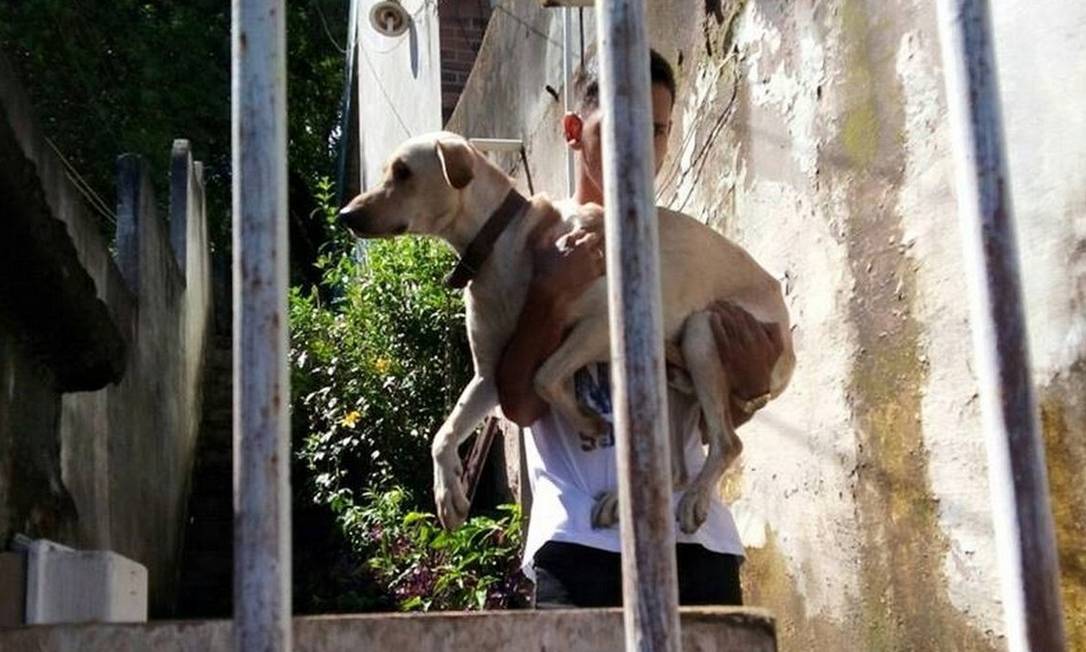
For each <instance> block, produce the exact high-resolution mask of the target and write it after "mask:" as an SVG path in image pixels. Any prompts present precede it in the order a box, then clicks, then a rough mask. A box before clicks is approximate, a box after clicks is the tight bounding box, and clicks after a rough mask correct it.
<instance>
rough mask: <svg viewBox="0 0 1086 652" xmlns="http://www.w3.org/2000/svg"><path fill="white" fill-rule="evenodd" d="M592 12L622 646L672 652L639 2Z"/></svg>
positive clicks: (616, 0) (674, 633) (659, 324)
mask: <svg viewBox="0 0 1086 652" xmlns="http://www.w3.org/2000/svg"><path fill="white" fill-rule="evenodd" d="M596 8H597V26H598V38H599V56H600V106H601V109H602V110H603V118H602V130H603V172H604V184H603V185H604V206H605V208H606V210H605V216H606V217H605V220H606V225H605V229H606V233H607V238H606V242H607V278H608V279H609V281H608V291H609V303H610V311H611V359H612V361H613V364H612V365H611V379H612V383H611V384H612V389H613V399H614V400H613V406H614V415H615V429H616V431H617V435H618V437H617V442H616V448H615V454H616V460H617V465H618V481H619V482H618V488H619V521H620V524H621V525H620V527H621V533H622V593H623V604H624V613H625V623H626V649H627V650H653V651H662V650H667V651H675V652H678V650H679V649H680V645H679V616H678V588H677V584H676V571H675V525H674V521H675V518H674V516H673V514H672V510H671V462H670V457H671V455H670V449H669V447H668V444H667V442H668V419H667V415H668V412H667V396H666V393H665V390H666V387H667V384H666V382H665V379H664V349H663V343H664V335H663V319H662V316H661V312H660V276H659V267H660V253H659V247H658V239H659V234H658V232H657V220H656V208H655V206H654V204H653V201H654V192H653V167H652V162H653V149H652V109H651V103H650V101H649V92H650V91H649V89H650V80H649V49H648V39H647V37H646V33H645V2H644V0H604V1H602V2H599V3H597V7H596Z"/></svg>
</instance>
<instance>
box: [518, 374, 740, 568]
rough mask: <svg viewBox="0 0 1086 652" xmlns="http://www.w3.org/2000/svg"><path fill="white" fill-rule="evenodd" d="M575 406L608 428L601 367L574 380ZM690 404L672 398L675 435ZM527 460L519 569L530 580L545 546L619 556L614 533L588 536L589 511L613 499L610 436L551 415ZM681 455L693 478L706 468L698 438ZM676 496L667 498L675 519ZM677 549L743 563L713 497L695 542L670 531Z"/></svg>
mask: <svg viewBox="0 0 1086 652" xmlns="http://www.w3.org/2000/svg"><path fill="white" fill-rule="evenodd" d="M574 386H575V388H576V392H577V398H578V400H579V401H580V402H581V404H582V405H585V406H588V407H591V408H592V409H594V410H595V411H597V412H599V413H600V415H601V416H603V418H604V419H606V420H607V421H608V423H613V421H612V409H611V390H610V376H609V371H608V366H607V365H606V364H599V365H595V366H594V367H590V368H587V369H582V370H581V371H579V372H577V375H576V376H575V377H574ZM692 400H693V397H690V396H687V395H685V394H682V393H680V392H677V391H674V390H671V391H669V392H668V406H669V412H670V419H671V427H672V428H680V427H681V426H682V415H684V414H686V413H687V409H688V408H689V406H690V402H691V401H692ZM527 430H528V432H527V435H526V436H525V446H524V447H525V458H526V461H527V466H528V482H529V483H530V486H531V488H532V508H531V514H530V515H529V519H528V537H527V541H526V542H525V547H524V560H523V564H522V566H523V569H524V572H525V574H526V575H527V576H528V577H529V578H532V579H535V573H534V569H533V568H532V560H533V559H534V558H535V553H536V552H537V551H538V550H539V549H540V548H541V547H542V546H543V544H544V543H546V542H548V541H563V542H567V543H576V544H580V545H583V546H588V547H591V548H599V549H601V550H609V551H611V552H619V551H620V550H621V543H620V540H619V526H618V525H617V524H616V525H615V526H614V527H611V528H606V529H599V530H596V529H593V528H592V522H591V519H592V506H593V504H594V503H595V498H596V496H598V495H600V494H601V493H604V492H608V491H618V478H617V477H616V471H615V449H614V445H615V438H614V433H613V431H609V432H608V433H607V434H605V435H603V436H601V437H599V438H590V437H584V436H582V435H580V434H579V433H577V432H574V431H573V430H572V429H571V428H570V427H569V426H568V425H567V424H566V422H565V421H564V420H563V419H562V418H561V417H560V416H558V415H557V414H556V413H555V411H554V410H548V411H547V413H546V414H545V415H544V416H543V417H541V418H540V419H539V420H538V421H536V422H535V423H534V424H532V426H531V427H530V428H528V429H527ZM684 453H685V455H686V466H687V469H688V471H689V473H690V477H694V475H695V474H696V473H697V472H698V471H699V470H700V469H701V467H702V465H703V464H704V463H705V450H704V448H703V447H702V444H701V434H700V432H694V433H693V434H692V436H690V437H689V439H687V441H686V445H685V450H684ZM681 496H682V494H681V493H676V494H674V495H673V496H672V512H673V513H674V510H675V508H676V507H677V505H678V502H679V498H680V497H681ZM675 534H676V539H677V542H678V543H699V544H701V545H702V546H704V547H705V548H706V549H708V550H711V551H713V552H720V553H726V554H730V555H737V556H740V557H742V556H743V544H742V542H741V541H740V539H739V532H738V530H737V529H736V527H735V520H734V519H733V518H732V514H731V511H730V510H729V509H728V506H727V505H725V504H724V502H723V501H722V500H721V499H720V496H719V495H716V494H714V495H713V497H712V499H711V501H710V504H709V514H708V517H707V518H706V519H705V523H703V524H702V526H701V527H700V528H698V530H697V531H696V532H694V533H693V534H683V533H682V531H680V530H679V528H678V524H676V527H675Z"/></svg>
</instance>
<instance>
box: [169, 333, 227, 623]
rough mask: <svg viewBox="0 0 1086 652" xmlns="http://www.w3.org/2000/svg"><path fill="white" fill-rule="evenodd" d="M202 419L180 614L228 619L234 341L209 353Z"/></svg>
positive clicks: (221, 342)
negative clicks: (232, 349)
mask: <svg viewBox="0 0 1086 652" xmlns="http://www.w3.org/2000/svg"><path fill="white" fill-rule="evenodd" d="M207 368H208V373H207V379H206V381H205V386H204V392H205V393H204V416H203V421H202V423H201V426H200V438H199V441H198V443H197V447H196V462H195V464H194V465H193V469H192V482H191V493H190V494H189V508H188V522H187V523H186V525H185V535H184V536H185V538H184V548H183V550H182V554H181V581H180V586H179V589H178V600H177V616H178V617H180V618H229V617H230V615H231V591H232V588H231V587H232V573H233V555H234V548H233V546H234V543H233V537H234V525H233V522H234V521H233V504H232V502H233V482H232V474H233V440H232V428H233V417H232V414H231V399H232V395H233V377H232V374H231V337H230V335H229V334H226V335H223V334H216V336H215V339H214V348H213V349H212V350H211V352H210V353H209V355H208V367H207Z"/></svg>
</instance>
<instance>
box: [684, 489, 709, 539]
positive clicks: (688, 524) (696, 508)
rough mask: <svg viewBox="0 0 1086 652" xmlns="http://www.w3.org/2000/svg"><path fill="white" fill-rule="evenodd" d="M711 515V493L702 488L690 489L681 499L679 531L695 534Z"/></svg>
mask: <svg viewBox="0 0 1086 652" xmlns="http://www.w3.org/2000/svg"><path fill="white" fill-rule="evenodd" d="M708 515H709V492H708V491H707V490H705V489H703V488H701V487H698V486H693V487H690V488H689V489H688V490H687V491H686V493H685V494H683V497H682V498H680V499H679V508H678V519H679V529H680V530H682V531H683V533H684V534H693V533H695V532H697V531H698V528H699V527H701V524H702V523H704V522H705V519H706V517H707V516H708Z"/></svg>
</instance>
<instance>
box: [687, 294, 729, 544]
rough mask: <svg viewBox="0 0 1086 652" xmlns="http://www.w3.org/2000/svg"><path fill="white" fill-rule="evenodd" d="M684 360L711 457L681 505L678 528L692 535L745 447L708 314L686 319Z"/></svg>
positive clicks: (703, 520) (692, 483) (707, 458)
mask: <svg viewBox="0 0 1086 652" xmlns="http://www.w3.org/2000/svg"><path fill="white" fill-rule="evenodd" d="M682 346H683V357H684V358H685V360H686V364H687V369H688V370H689V371H690V377H691V379H692V380H693V381H694V391H695V393H696V394H697V397H698V403H699V404H700V405H701V411H702V414H703V415H704V417H705V435H706V438H707V439H708V442H709V451H708V455H707V456H706V458H705V464H704V465H703V466H702V467H701V471H699V472H698V474H697V476H696V477H695V478H694V480H693V482H691V483H690V487H689V488H688V489H687V490H686V493H685V494H683V497H682V499H681V500H680V501H679V507H678V519H679V528H680V529H681V530H682V531H683V532H685V533H687V534H692V533H693V532H695V531H697V529H698V528H699V527H701V524H702V523H704V522H705V518H706V516H707V515H708V512H709V501H710V499H711V497H712V492H713V491H716V485H717V483H718V482H719V481H720V477H721V476H722V475H723V474H724V471H725V469H727V468H728V465H729V464H731V462H732V461H734V460H735V458H736V457H738V456H739V453H740V452H741V451H742V450H743V443H742V442H741V441H740V440H739V437H738V436H737V435H736V434H735V428H734V427H733V426H732V421H731V416H730V415H729V414H728V405H727V403H726V402H725V397H727V396H728V392H729V388H728V379H727V377H726V376H725V374H724V369H723V367H722V366H721V364H720V356H719V355H718V354H717V348H716V340H714V339H713V330H712V327H711V326H710V322H709V313H707V312H698V313H694V314H692V315H690V317H688V318H687V320H686V324H685V325H684V326H683V336H682Z"/></svg>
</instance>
